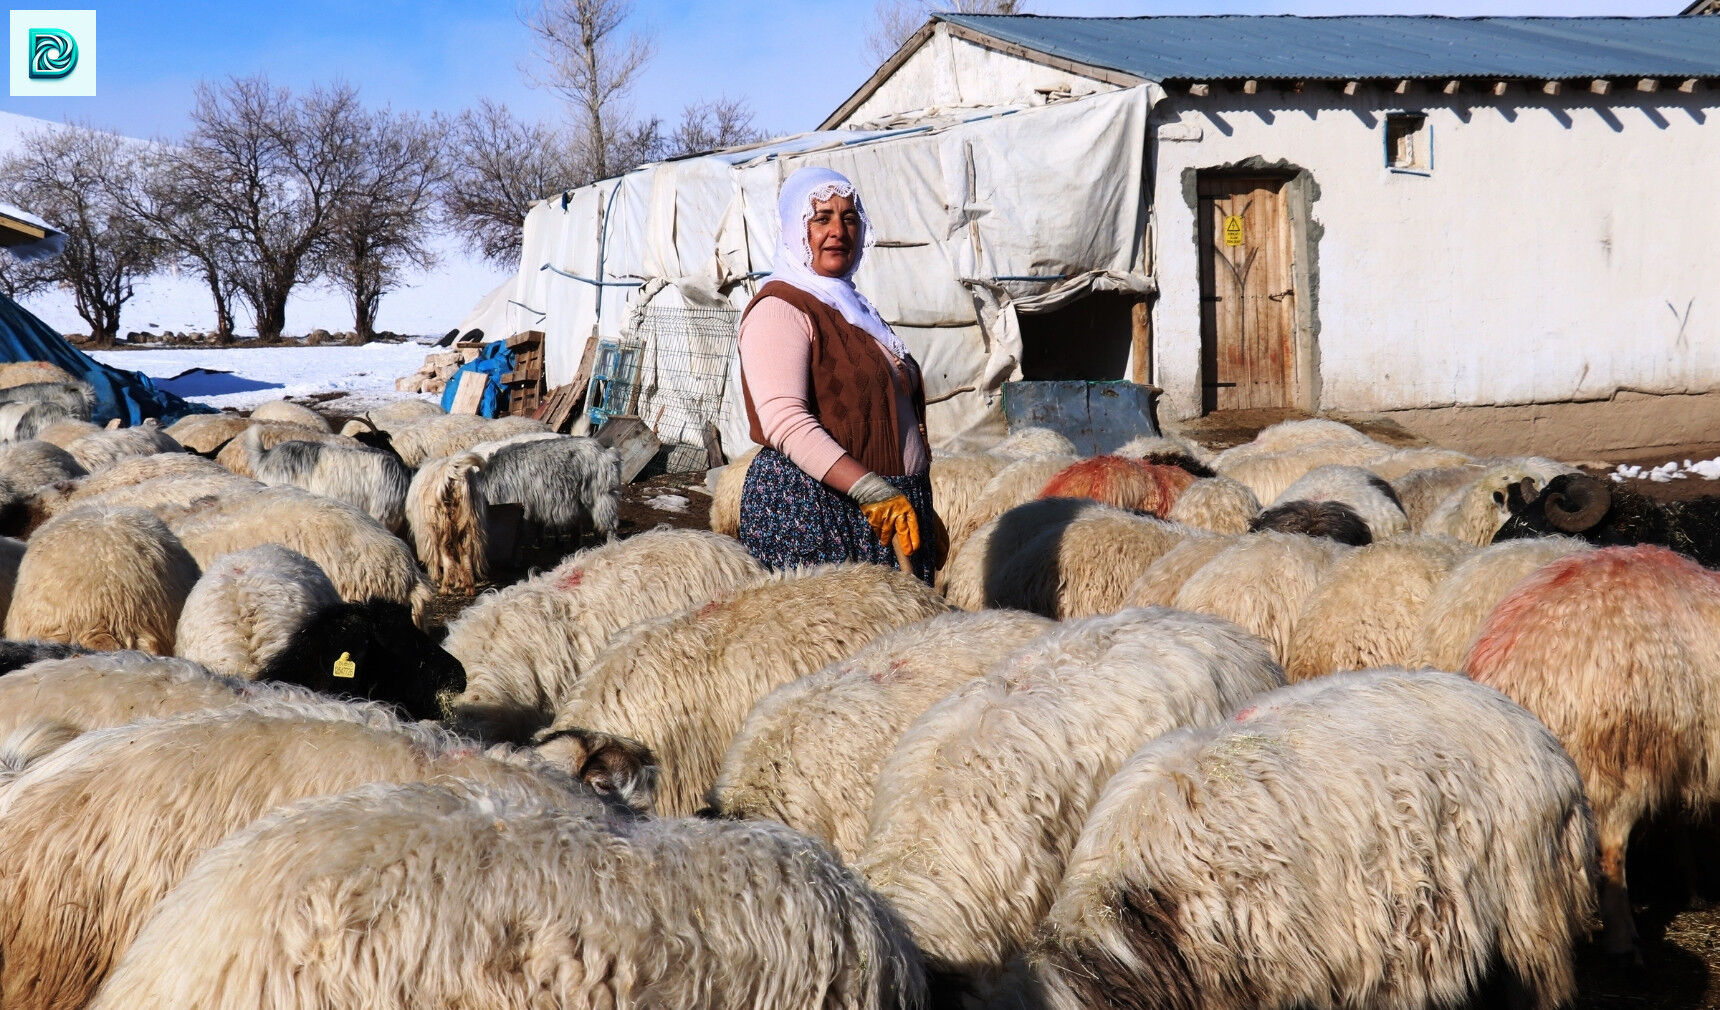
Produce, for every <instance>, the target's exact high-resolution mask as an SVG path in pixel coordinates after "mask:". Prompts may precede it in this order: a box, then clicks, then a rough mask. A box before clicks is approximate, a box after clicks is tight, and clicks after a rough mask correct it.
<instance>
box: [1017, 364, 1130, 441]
mask: <svg viewBox="0 0 1720 1010" xmlns="http://www.w3.org/2000/svg"><path fill="white" fill-rule="evenodd" d="M1158 394H1159V389H1158V387H1156V386H1144V385H1141V384H1140V383H1136V382H1127V381H1123V380H1117V381H1114V382H1091V381H1086V380H1082V379H1069V380H1058V381H1027V382H1006V383H1004V384H1003V416H1004V418H1005V419H1006V420H1007V421H1008V422H1009V430H1010V431H1015V430H1017V429H1019V428H1030V427H1032V428H1050V429H1051V430H1052V431H1055V432H1057V433H1058V434H1059V435H1062V436H1063V437H1064V438H1067V439H1068V440H1069V441H1071V442H1073V443H1075V451H1076V452H1078V453H1080V454H1081V455H1083V456H1097V455H1100V454H1102V453H1107V452H1111V451H1112V450H1115V449H1117V448H1118V447H1119V446H1121V445H1123V443H1125V442H1128V441H1129V440H1130V439H1135V438H1140V437H1142V436H1143V435H1157V434H1158V433H1159V426H1158V425H1157V424H1156V423H1154V421H1153V397H1155V396H1157V395H1158Z"/></svg>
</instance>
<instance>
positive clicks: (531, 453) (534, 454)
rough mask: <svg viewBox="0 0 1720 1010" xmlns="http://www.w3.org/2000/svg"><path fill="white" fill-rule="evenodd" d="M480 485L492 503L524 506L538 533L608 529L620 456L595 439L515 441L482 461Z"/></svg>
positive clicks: (615, 505) (615, 515)
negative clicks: (515, 503) (514, 503)
mask: <svg viewBox="0 0 1720 1010" xmlns="http://www.w3.org/2000/svg"><path fill="white" fill-rule="evenodd" d="M481 486H482V487H483V489H484V500H485V501H486V502H488V503H489V504H491V505H498V504H501V503H503V502H518V503H520V504H521V505H523V506H525V516H524V519H525V522H526V523H527V524H528V525H529V526H531V527H532V528H534V529H535V530H537V531H538V532H539V533H540V534H541V535H544V536H549V537H563V536H577V535H579V534H580V533H581V532H582V531H583V530H585V529H587V528H589V529H592V530H595V531H596V532H598V533H608V532H610V531H611V530H613V529H615V524H616V522H617V521H618V519H619V509H620V506H621V496H620V487H621V460H620V457H619V456H617V455H616V453H615V450H613V449H610V448H607V447H605V446H604V445H603V444H602V443H600V442H598V441H597V440H596V439H594V438H574V437H571V436H565V435H564V436H562V437H559V438H554V439H549V440H546V441H538V442H516V443H514V444H512V445H508V446H504V447H503V448H501V449H498V450H497V451H496V453H495V455H493V456H491V457H490V458H489V460H488V461H487V462H485V463H484V469H483V476H482V480H481Z"/></svg>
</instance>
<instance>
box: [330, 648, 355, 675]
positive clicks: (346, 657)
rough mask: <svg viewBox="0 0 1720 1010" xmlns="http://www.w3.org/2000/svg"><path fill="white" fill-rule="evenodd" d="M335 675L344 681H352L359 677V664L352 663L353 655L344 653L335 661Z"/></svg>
mask: <svg viewBox="0 0 1720 1010" xmlns="http://www.w3.org/2000/svg"><path fill="white" fill-rule="evenodd" d="M334 675H335V676H336V677H339V678H341V679H342V680H351V679H352V678H354V677H356V676H358V664H357V663H354V662H353V661H352V654H351V653H349V652H343V653H341V654H340V658H339V659H337V660H335V661H334Z"/></svg>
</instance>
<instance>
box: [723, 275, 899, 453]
mask: <svg viewBox="0 0 1720 1010" xmlns="http://www.w3.org/2000/svg"><path fill="white" fill-rule="evenodd" d="M761 298H780V299H782V300H783V301H785V302H787V303H788V304H790V305H792V306H794V307H795V308H797V309H799V310H800V311H801V312H803V313H805V314H806V316H807V318H808V319H811V320H812V363H811V370H812V375H811V377H810V379H811V381H810V382H808V384H807V403H806V408H807V410H809V411H811V413H812V416H814V417H816V418H818V423H819V424H821V425H823V426H824V430H825V431H828V432H830V437H831V438H834V439H835V440H836V444H837V445H840V446H841V447H842V448H843V450H844V451H846V452H847V453H848V455H850V456H853V457H854V458H855V459H856V460H857V461H859V463H860V465H861V466H863V467H865V468H866V469H868V470H872V471H874V472H876V473H878V474H880V475H882V476H885V477H900V476H902V473H903V469H904V468H903V465H902V432H901V430H900V428H899V427H898V425H897V421H896V386H895V382H896V379H895V370H894V369H892V368H891V367H890V360H889V356H888V355H887V353H886V352H885V351H884V349H883V348H882V347H879V346H878V341H876V340H874V339H873V338H872V335H871V334H870V333H867V332H866V331H865V330H862V329H861V328H859V327H858V326H855V325H854V324H853V323H850V322H849V321H848V320H846V319H844V318H842V313H840V312H838V311H836V310H835V309H833V308H831V307H830V306H828V305H826V304H824V303H823V302H821V301H819V300H818V299H817V298H814V297H813V296H811V295H809V294H807V293H806V292H804V291H802V290H800V289H799V288H797V287H795V286H794V285H792V284H787V283H784V282H782V281H771V282H769V283H767V284H765V286H764V287H762V288H760V289H759V292H758V294H756V295H754V296H753V300H752V301H751V302H749V303H747V308H746V311H747V312H751V311H752V308H753V306H754V305H757V304H758V303H759V299H761ZM741 319H742V320H743V321H744V320H745V319H746V313H745V312H743V313H742V314H741ZM902 364H903V367H904V368H905V369H906V371H907V373H908V383H909V386H910V389H909V398H910V400H911V401H912V402H913V405H914V419H915V421H916V423H918V424H919V426H920V430H921V431H922V432H923V431H925V427H926V390H925V386H924V385H923V384H922V383H921V381H920V369H919V366H918V365H916V364H915V363H914V360H913V359H912V358H907V359H904V360H903V362H902ZM741 397H742V399H744V400H745V401H746V407H747V423H748V424H749V425H750V426H751V432H752V440H753V441H754V442H757V443H759V444H760V445H763V444H765V441H764V432H763V431H762V430H761V429H760V428H759V423H758V411H757V409H756V408H754V407H753V398H752V391H751V390H750V389H748V388H747V377H746V371H745V370H744V369H743V370H742V371H741Z"/></svg>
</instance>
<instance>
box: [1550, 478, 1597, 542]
mask: <svg viewBox="0 0 1720 1010" xmlns="http://www.w3.org/2000/svg"><path fill="white" fill-rule="evenodd" d="M1611 507H1612V492H1611V491H1609V490H1608V489H1607V486H1606V484H1605V483H1604V482H1602V481H1599V480H1596V479H1595V478H1593V477H1590V476H1589V475H1588V474H1581V473H1576V474H1561V475H1559V476H1557V477H1554V478H1553V479H1552V480H1550V481H1548V482H1547V487H1546V489H1545V490H1543V491H1542V492H1541V511H1542V514H1544V515H1545V516H1546V517H1547V523H1548V524H1549V525H1550V526H1552V527H1553V528H1554V529H1556V530H1559V531H1560V532H1563V533H1581V532H1583V531H1584V530H1587V529H1590V528H1591V527H1593V526H1594V525H1595V524H1596V523H1598V522H1600V521H1601V519H1602V518H1604V517H1605V516H1606V514H1607V510H1608V509H1609V508H1611Z"/></svg>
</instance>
